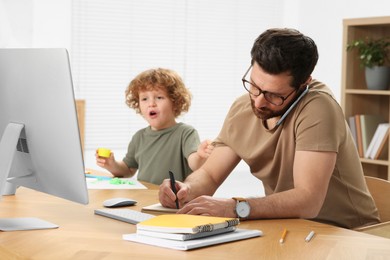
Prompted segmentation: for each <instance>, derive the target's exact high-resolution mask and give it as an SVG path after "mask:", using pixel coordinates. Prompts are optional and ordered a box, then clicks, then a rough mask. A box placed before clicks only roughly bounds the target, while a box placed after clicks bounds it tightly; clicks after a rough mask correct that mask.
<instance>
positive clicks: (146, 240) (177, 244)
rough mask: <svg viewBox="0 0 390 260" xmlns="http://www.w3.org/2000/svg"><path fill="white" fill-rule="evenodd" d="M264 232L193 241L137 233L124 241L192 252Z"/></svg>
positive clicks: (234, 232)
mask: <svg viewBox="0 0 390 260" xmlns="http://www.w3.org/2000/svg"><path fill="white" fill-rule="evenodd" d="M262 235H263V232H262V231H260V230H250V229H239V228H237V229H236V231H233V232H229V233H225V234H221V235H215V236H211V237H205V238H198V239H193V240H185V241H178V240H170V239H164V238H155V237H149V236H143V235H138V234H137V233H133V234H124V235H123V239H124V240H127V241H132V242H136V243H142V244H147V245H152V246H159V247H165V248H171V249H176V250H190V249H195V248H199V247H205V246H210V245H216V244H222V243H226V242H231V241H237V240H242V239H247V238H251V237H259V236H262Z"/></svg>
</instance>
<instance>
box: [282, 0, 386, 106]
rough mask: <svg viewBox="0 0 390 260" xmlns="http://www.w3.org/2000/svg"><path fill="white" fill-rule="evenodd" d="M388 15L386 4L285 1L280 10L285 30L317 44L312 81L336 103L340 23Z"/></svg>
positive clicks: (373, 1)
mask: <svg viewBox="0 0 390 260" xmlns="http://www.w3.org/2000/svg"><path fill="white" fill-rule="evenodd" d="M336 3H337V4H336ZM389 15H390V1H389V0H370V1H368V0H344V1H337V2H335V3H333V2H329V1H320V0H314V1H313V0H294V1H285V5H284V10H283V18H284V25H285V26H286V27H294V28H296V29H298V30H300V31H301V32H302V33H305V34H307V35H308V36H310V37H311V38H313V39H314V40H315V42H316V43H317V47H318V50H319V55H320V58H319V61H318V64H317V67H316V69H315V72H314V74H313V77H315V78H316V79H318V80H320V81H322V82H324V83H326V84H327V85H328V86H329V87H331V88H332V90H333V92H334V94H335V96H336V98H337V100H340V94H341V56H342V51H344V50H342V30H343V22H342V21H343V19H347V18H361V17H372V16H389Z"/></svg>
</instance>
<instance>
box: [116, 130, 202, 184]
mask: <svg viewBox="0 0 390 260" xmlns="http://www.w3.org/2000/svg"><path fill="white" fill-rule="evenodd" d="M199 144H200V139H199V135H198V132H197V131H196V130H195V129H194V128H193V127H192V126H189V125H186V124H184V123H177V124H176V125H174V126H173V127H170V128H167V129H164V130H160V131H153V130H152V129H151V128H150V126H149V127H146V128H143V129H141V130H139V131H138V132H137V133H136V134H135V135H134V136H133V138H132V140H131V141H130V143H129V146H128V149H127V154H126V156H125V157H124V158H123V162H124V163H125V164H126V165H127V167H129V168H136V169H138V173H137V179H138V180H140V181H146V182H149V183H154V184H157V185H160V184H161V183H162V181H163V180H164V179H167V178H169V174H168V172H169V171H172V172H173V173H174V174H175V178H176V180H178V181H183V180H184V179H185V178H186V177H187V176H188V175H190V173H191V172H192V170H191V168H190V167H189V166H188V161H187V159H188V156H189V155H190V154H191V153H194V152H196V151H197V149H198V146H199Z"/></svg>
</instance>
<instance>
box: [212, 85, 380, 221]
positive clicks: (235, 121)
mask: <svg viewBox="0 0 390 260" xmlns="http://www.w3.org/2000/svg"><path fill="white" fill-rule="evenodd" d="M216 141H217V143H218V145H227V146H229V147H230V148H231V149H233V151H235V152H236V154H237V155H238V156H239V157H241V158H242V159H243V160H244V161H245V162H246V163H247V164H248V165H249V167H250V170H251V172H252V174H253V175H254V176H256V177H257V178H259V179H260V180H261V181H262V182H263V185H264V189H265V194H266V195H270V194H272V193H276V192H283V191H286V190H289V189H293V188H294V180H293V164H294V156H295V152H296V151H326V152H336V153H337V160H336V166H335V168H334V171H333V174H332V177H331V179H330V183H329V187H328V192H327V195H326V199H325V201H324V204H323V206H322V209H321V211H320V213H319V214H318V216H317V217H316V218H315V219H314V220H317V221H320V222H326V223H331V224H334V225H338V226H342V227H347V228H353V227H357V226H362V225H366V224H371V223H377V222H378V221H379V218H378V212H377V209H376V206H375V204H374V201H373V199H372V197H371V196H370V194H369V192H368V189H367V186H366V184H365V180H364V175H363V170H362V166H361V163H360V160H359V156H358V153H357V150H356V146H355V144H354V141H353V139H352V136H351V134H350V131H349V127H348V125H347V124H346V121H345V118H344V114H343V111H342V109H341V107H340V106H339V104H338V103H337V102H336V100H335V99H334V98H333V96H332V94H331V91H330V90H329V89H328V87H326V86H325V85H324V84H322V83H320V82H318V81H312V83H311V84H310V86H309V92H308V93H307V94H306V95H305V96H304V97H303V98H302V99H301V101H299V103H298V104H297V106H296V107H295V108H294V109H293V110H292V111H291V112H290V114H289V115H288V116H287V117H286V119H285V120H284V121H283V123H282V124H281V125H279V126H277V127H275V128H274V129H271V130H268V129H267V128H266V127H265V126H264V125H263V121H262V120H260V119H259V118H257V117H256V116H255V115H254V113H253V111H252V108H251V103H250V97H249V95H248V94H245V95H243V96H241V97H240V98H238V99H237V100H236V101H235V102H234V104H233V105H232V107H231V109H230V111H229V113H228V115H227V117H226V118H225V122H224V125H223V127H222V130H221V132H220V134H219V136H218V138H217V140H216ZM312 174H316V172H313V173H312Z"/></svg>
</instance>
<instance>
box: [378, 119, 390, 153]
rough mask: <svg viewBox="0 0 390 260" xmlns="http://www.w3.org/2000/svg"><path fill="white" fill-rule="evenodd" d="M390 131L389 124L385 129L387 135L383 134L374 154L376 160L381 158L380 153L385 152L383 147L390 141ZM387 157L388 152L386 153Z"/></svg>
mask: <svg viewBox="0 0 390 260" xmlns="http://www.w3.org/2000/svg"><path fill="white" fill-rule="evenodd" d="M389 131H390V130H389V126H387V127H386V130H385V135H384V136H383V138H382V140H379V141H380V144H379V148H378V150H377V151H376V153H375V155H374V159H375V160H377V159H379V157H380V155H381V154H382V152H383V148H384V147H385V144H386V143H388V141H389ZM386 157H387V154H386Z"/></svg>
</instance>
